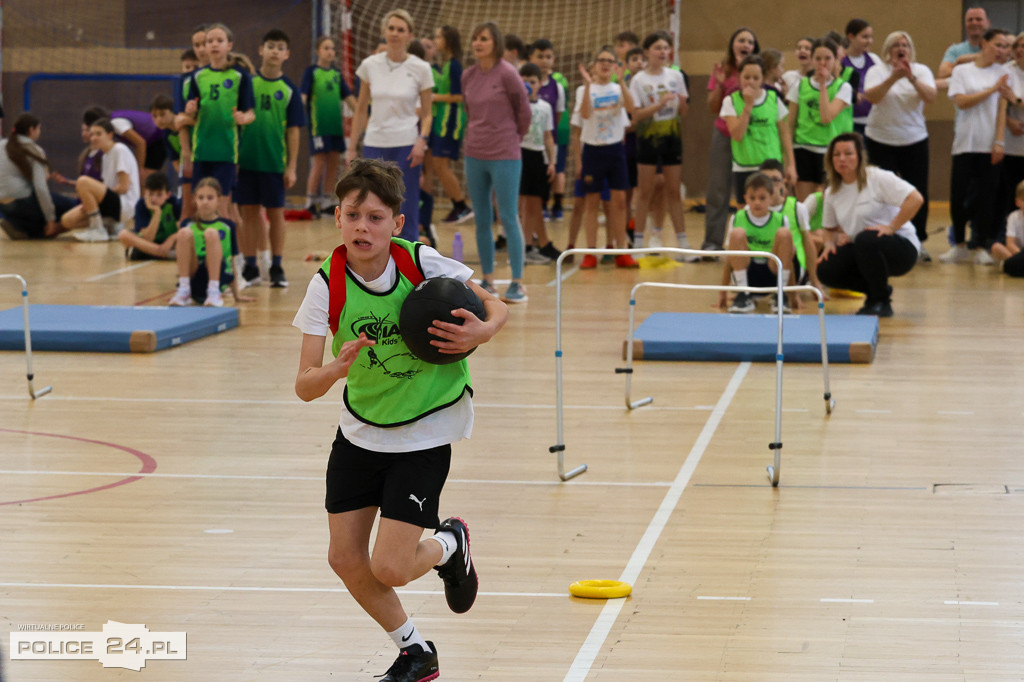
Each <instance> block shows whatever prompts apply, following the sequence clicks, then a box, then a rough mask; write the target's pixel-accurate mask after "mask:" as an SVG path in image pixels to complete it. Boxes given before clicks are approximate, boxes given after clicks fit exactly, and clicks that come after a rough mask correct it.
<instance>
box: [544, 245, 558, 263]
mask: <svg viewBox="0 0 1024 682" xmlns="http://www.w3.org/2000/svg"><path fill="white" fill-rule="evenodd" d="M540 255H542V256H547V257H548V258H550V259H551V261H552V262H554V261H556V260H558V257H559V256H561V255H562V252H561V251H559V250H558V249H556V248H555V244H554V242H548V243H547V245H546V246H542V247H540Z"/></svg>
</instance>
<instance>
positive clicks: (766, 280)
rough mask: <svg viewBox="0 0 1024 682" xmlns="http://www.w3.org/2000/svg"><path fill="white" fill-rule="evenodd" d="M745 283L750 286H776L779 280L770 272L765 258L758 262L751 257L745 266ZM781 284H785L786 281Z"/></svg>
mask: <svg viewBox="0 0 1024 682" xmlns="http://www.w3.org/2000/svg"><path fill="white" fill-rule="evenodd" d="M747 284H749V285H750V286H752V287H774V286H778V284H779V280H778V277H776V275H775V273H774V272H772V269H771V267H770V266H769V265H768V261H767V260H763V261H761V262H760V263H758V262H757V261H756V260H753V259H751V261H750V265H749V266H748V267H747ZM782 284H783V286H785V285H786V284H788V282H783V283H782Z"/></svg>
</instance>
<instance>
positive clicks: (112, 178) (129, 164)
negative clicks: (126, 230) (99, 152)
mask: <svg viewBox="0 0 1024 682" xmlns="http://www.w3.org/2000/svg"><path fill="white" fill-rule="evenodd" d="M122 172H123V173H127V174H128V180H129V185H128V191H127V192H125V193H124V194H121V195H119V197H120V199H121V219H120V222H122V223H123V222H125V221H126V220H128V219H130V218H132V217H133V216H134V215H135V204H136V203H137V202H138V201H139V162H138V161H136V160H135V155H134V154H132V152H131V150H130V149H128V147H126V146H125V145H123V144H121V143H120V142H115V143H114V148H113V149H111V150H110V151H109V152H106V153H105V154H104V155H103V161H102V168H101V171H100V173H101V176H102V178H103V184H104V185H106V186H107V187H109V188H110V189H111V190H113V189H114V188H115V187H117V183H118V179H117V174H118V173H122Z"/></svg>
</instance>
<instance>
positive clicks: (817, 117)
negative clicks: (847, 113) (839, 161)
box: [793, 76, 853, 147]
mask: <svg viewBox="0 0 1024 682" xmlns="http://www.w3.org/2000/svg"><path fill="white" fill-rule="evenodd" d="M845 82H846V81H844V80H843V79H842V78H836V79H834V80H833V81H832V83H831V84H829V86H828V98H829V100H830V101H831V100H834V99H835V98H836V93H838V92H839V88H841V87H842V86H843V84H844V83H845ZM799 93H800V94H799V97H800V102H799V106H798V107H797V114H796V133H795V134H794V136H793V142H794V143H795V144H806V145H812V146H814V147H827V146H828V143H829V142H831V141H832V138H833V137H835V136H836V135H838V134H839V133H841V132H844V131H843V130H842V129H841V126H842V124H843V120H842V117H841V116H836V117H835V118H834V119H832V122H831V123H829V124H828V125H825V124H824V123H822V122H821V112H820V111H818V107H819V101H818V97H819V95H818V90H816V89H815V88H814V87H812V86H811V79H810V77H809V76H804V77H803V78H801V79H800V91H799ZM847 108H849V107H847ZM850 121H853V119H852V118H851V119H850ZM851 130H852V127H851Z"/></svg>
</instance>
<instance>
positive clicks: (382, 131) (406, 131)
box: [356, 52, 434, 147]
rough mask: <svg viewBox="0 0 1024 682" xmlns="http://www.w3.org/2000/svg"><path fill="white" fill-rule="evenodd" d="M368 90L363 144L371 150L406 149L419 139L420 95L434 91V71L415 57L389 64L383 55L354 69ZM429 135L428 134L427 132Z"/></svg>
mask: <svg viewBox="0 0 1024 682" xmlns="http://www.w3.org/2000/svg"><path fill="white" fill-rule="evenodd" d="M356 75H357V76H359V79H360V80H361V81H362V84H363V85H365V86H367V87H369V88H370V100H371V104H372V106H371V107H370V120H369V121H368V122H367V124H366V137H364V138H363V143H364V144H367V145H369V146H371V147H409V146H411V145H413V144H415V143H416V138H417V137H419V136H420V129H419V116H418V115H417V114H416V109H417V107H419V105H420V93H422V92H423V91H424V90H430V89H431V88H433V87H434V70H433V69H431V68H430V64H427V63H426V62H425V61H423V60H422V59H420V58H419V57H417V56H415V55H411V54H410V55H408V56H406V58H405V61H403V62H398V63H395V62H392V61H391V60H390V59H388V55H387V53H386V52H381V53H380V54H375V55H372V56H370V57H367V58H366V59H364V60H363V62H362V63H361V64H360V65H359V68H358V69H356ZM426 132H427V133H429V132H430V131H429V130H428V131H426Z"/></svg>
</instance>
